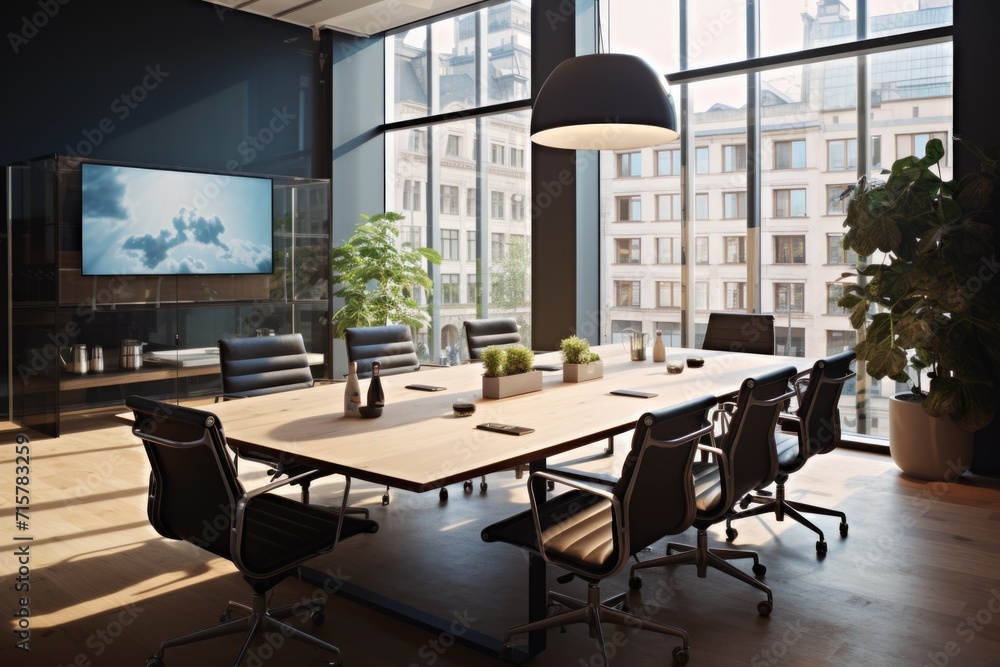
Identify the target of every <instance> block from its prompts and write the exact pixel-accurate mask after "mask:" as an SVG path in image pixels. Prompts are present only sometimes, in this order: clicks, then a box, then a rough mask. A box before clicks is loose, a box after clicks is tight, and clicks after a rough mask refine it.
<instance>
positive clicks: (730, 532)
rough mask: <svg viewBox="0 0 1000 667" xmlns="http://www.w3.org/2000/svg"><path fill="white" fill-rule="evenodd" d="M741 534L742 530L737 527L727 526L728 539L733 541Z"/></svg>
mask: <svg viewBox="0 0 1000 667" xmlns="http://www.w3.org/2000/svg"><path fill="white" fill-rule="evenodd" d="M739 534H740V531H738V530H736V529H735V528H726V541H727V542H732V541H733V540H735V539H736V538H737V537H738V536H739Z"/></svg>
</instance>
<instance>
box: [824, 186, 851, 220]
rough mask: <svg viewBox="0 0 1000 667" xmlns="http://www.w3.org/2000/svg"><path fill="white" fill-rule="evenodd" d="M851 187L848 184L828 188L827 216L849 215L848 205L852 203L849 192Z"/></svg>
mask: <svg viewBox="0 0 1000 667" xmlns="http://www.w3.org/2000/svg"><path fill="white" fill-rule="evenodd" d="M850 187H851V186H850V185H848V184H846V183H843V184H841V185H828V186H826V214H827V215H847V205H848V204H849V203H850V201H851V198H850V196H849V195H848V194H847V191H848V188H850Z"/></svg>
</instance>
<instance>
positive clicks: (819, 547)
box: [816, 540, 826, 556]
mask: <svg viewBox="0 0 1000 667" xmlns="http://www.w3.org/2000/svg"><path fill="white" fill-rule="evenodd" d="M816 555H817V556H825V555H826V542H824V541H823V540H817V541H816Z"/></svg>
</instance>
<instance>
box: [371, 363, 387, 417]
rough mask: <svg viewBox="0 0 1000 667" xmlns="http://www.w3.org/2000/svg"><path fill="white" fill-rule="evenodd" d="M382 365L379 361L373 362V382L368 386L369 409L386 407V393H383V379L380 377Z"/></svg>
mask: <svg viewBox="0 0 1000 667" xmlns="http://www.w3.org/2000/svg"><path fill="white" fill-rule="evenodd" d="M381 366H382V364H380V363H379V362H377V361H373V362H372V381H371V383H370V384H369V385H368V407H370V408H381V407H382V406H383V405H385V393H384V392H383V391H382V379H381V378H380V377H379V369H380V368H381Z"/></svg>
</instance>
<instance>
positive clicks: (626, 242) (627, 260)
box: [615, 239, 640, 264]
mask: <svg viewBox="0 0 1000 667" xmlns="http://www.w3.org/2000/svg"><path fill="white" fill-rule="evenodd" d="M639 248H640V242H639V239H615V264H638V263H639V259H640V258H639Z"/></svg>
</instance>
